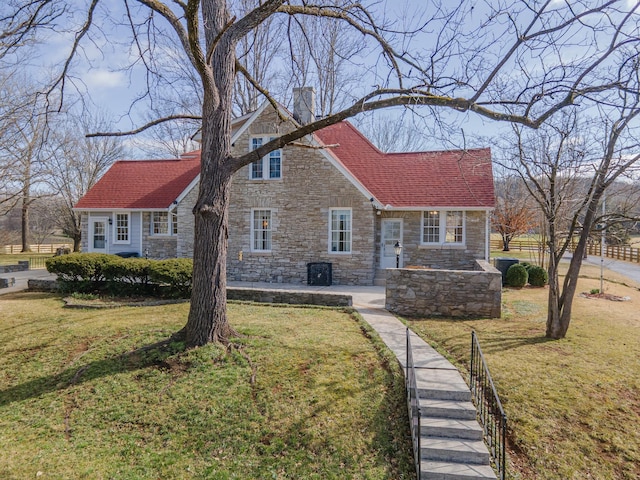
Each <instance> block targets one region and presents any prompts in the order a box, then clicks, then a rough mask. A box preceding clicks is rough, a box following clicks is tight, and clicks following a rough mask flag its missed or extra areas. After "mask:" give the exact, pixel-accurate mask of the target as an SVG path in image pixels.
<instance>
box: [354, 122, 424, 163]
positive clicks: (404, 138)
mask: <svg viewBox="0 0 640 480" xmlns="http://www.w3.org/2000/svg"><path fill="white" fill-rule="evenodd" d="M357 126H358V128H359V129H360V131H361V132H362V133H364V135H365V136H366V137H367V138H368V139H369V140H370V141H371V142H372V143H373V144H374V145H375V146H376V147H378V148H379V149H380V150H382V151H383V152H386V153H388V152H419V151H423V150H433V149H434V147H433V143H431V144H428V143H427V136H426V135H425V132H424V131H423V130H421V127H419V126H418V125H416V124H414V123H413V122H412V121H411V119H407V118H406V116H405V115H398V116H392V115H379V114H376V112H372V114H370V115H368V116H366V117H365V118H363V119H361V120H360V121H359V122H358V125H357Z"/></svg>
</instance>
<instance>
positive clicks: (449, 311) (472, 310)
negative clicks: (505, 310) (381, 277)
mask: <svg viewBox="0 0 640 480" xmlns="http://www.w3.org/2000/svg"><path fill="white" fill-rule="evenodd" d="M475 268H476V270H473V271H471V270H468V271H464V270H435V269H434V270H430V269H409V268H400V269H388V270H387V287H386V308H387V310H389V311H391V312H394V313H397V314H399V315H404V316H407V317H431V316H444V317H489V318H499V317H500V315H501V302H502V276H501V274H500V272H499V271H498V270H497V269H496V268H494V267H493V266H491V265H490V264H489V263H487V262H485V261H484V260H477V261H476V262H475Z"/></svg>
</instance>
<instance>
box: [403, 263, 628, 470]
mask: <svg viewBox="0 0 640 480" xmlns="http://www.w3.org/2000/svg"><path fill="white" fill-rule="evenodd" d="M586 273H589V272H586ZM598 283H599V282H598V280H597V276H595V275H594V276H593V278H584V279H582V280H581V281H580V283H579V287H580V288H579V292H585V291H586V292H588V291H589V290H590V289H591V288H596V287H597V286H598ZM605 291H606V292H608V293H611V294H613V295H617V296H623V297H624V296H629V297H630V299H631V300H630V301H627V302H613V301H609V300H604V299H588V298H583V297H577V298H576V300H575V302H574V313H573V320H572V323H571V326H570V327H569V332H568V335H567V337H566V338H565V339H564V340H559V341H549V340H547V339H546V338H544V331H545V321H546V303H545V302H546V295H547V290H546V289H532V288H526V289H522V290H512V289H506V290H505V291H504V292H503V312H504V313H503V318H501V319H492V320H488V319H480V320H445V319H436V318H427V319H420V320H412V321H409V322H408V324H409V325H410V326H411V328H412V329H414V330H415V331H416V332H417V333H418V334H419V335H421V336H423V337H424V338H425V339H427V340H428V341H429V342H431V343H432V344H433V345H435V346H436V348H438V349H439V350H440V351H442V352H445V353H446V354H447V355H448V356H449V357H450V358H451V359H452V360H453V361H454V362H455V363H456V364H458V365H459V366H460V367H461V369H462V370H463V371H464V370H466V369H467V368H468V364H469V349H470V343H471V331H472V330H475V331H476V332H477V334H478V338H479V340H480V344H481V347H482V349H483V351H484V354H485V357H486V360H487V363H488V365H489V369H490V370H491V373H492V375H493V378H494V380H495V383H496V387H497V389H498V392H499V395H500V397H501V399H502V401H503V404H504V407H505V410H506V413H507V416H508V418H509V440H510V442H509V443H510V447H509V448H510V450H511V456H510V458H511V461H512V465H511V477H510V478H517V479H526V480H533V479H545V480H583V479H598V480H609V479H610V480H622V479H627V480H631V479H638V478H640V317H639V315H638V304H639V303H640V292H638V289H637V288H632V287H628V286H625V285H622V284H620V283H618V281H616V282H610V283H609V282H608V283H607V284H606V288H605Z"/></svg>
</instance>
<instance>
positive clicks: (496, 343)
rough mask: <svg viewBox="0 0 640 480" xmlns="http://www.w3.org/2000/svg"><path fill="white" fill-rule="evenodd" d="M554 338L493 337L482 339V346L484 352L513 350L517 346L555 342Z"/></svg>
mask: <svg viewBox="0 0 640 480" xmlns="http://www.w3.org/2000/svg"><path fill="white" fill-rule="evenodd" d="M555 341H556V340H553V339H552V338H547V337H545V336H535V337H524V336H522V337H508V338H504V337H502V338H493V339H487V338H484V339H481V340H480V348H481V349H482V351H483V352H484V353H498V352H504V351H507V350H513V349H515V348H521V347H527V346H533V345H540V344H543V343H549V342H555Z"/></svg>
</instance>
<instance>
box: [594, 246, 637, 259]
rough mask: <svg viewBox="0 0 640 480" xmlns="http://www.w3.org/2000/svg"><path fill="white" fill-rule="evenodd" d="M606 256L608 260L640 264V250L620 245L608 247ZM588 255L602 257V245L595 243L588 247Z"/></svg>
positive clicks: (606, 247)
mask: <svg viewBox="0 0 640 480" xmlns="http://www.w3.org/2000/svg"><path fill="white" fill-rule="evenodd" d="M605 250H606V251H605V254H604V256H605V257H607V258H615V259H616V260H625V261H627V262H636V263H640V248H636V247H629V246H622V245H621V246H618V245H606V246H605ZM587 255H597V256H600V244H599V243H594V244H591V245H588V246H587Z"/></svg>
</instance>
